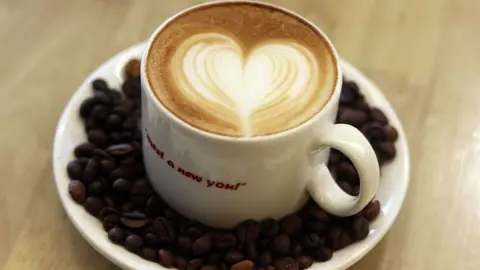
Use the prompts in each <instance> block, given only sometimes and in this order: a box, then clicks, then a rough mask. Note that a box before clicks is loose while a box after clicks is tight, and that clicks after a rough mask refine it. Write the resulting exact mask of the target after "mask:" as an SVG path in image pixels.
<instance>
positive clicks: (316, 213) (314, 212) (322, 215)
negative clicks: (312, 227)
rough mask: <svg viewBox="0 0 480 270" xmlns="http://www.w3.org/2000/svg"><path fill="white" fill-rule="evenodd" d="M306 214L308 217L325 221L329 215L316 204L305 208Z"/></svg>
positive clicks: (327, 220)
mask: <svg viewBox="0 0 480 270" xmlns="http://www.w3.org/2000/svg"><path fill="white" fill-rule="evenodd" d="M307 214H308V216H309V217H310V218H312V219H314V220H317V221H320V222H324V223H327V222H329V221H330V217H329V216H328V214H327V212H325V210H323V209H320V208H319V207H318V206H316V205H314V206H308V208H307Z"/></svg>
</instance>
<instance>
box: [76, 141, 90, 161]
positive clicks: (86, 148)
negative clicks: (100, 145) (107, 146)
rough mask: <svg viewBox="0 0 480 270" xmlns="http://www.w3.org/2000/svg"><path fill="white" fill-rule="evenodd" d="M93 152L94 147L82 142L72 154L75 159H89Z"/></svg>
mask: <svg viewBox="0 0 480 270" xmlns="http://www.w3.org/2000/svg"><path fill="white" fill-rule="evenodd" d="M93 150H95V145H93V144H92V143H89V142H84V143H81V144H79V145H78V146H77V147H75V150H73V153H74V154H75V157H77V158H81V157H88V158H89V157H91V156H92V154H93Z"/></svg>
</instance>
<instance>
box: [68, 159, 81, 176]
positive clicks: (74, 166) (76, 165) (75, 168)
mask: <svg viewBox="0 0 480 270" xmlns="http://www.w3.org/2000/svg"><path fill="white" fill-rule="evenodd" d="M83 169H84V166H83V165H82V164H81V163H80V162H79V161H77V160H72V161H70V162H68V164H67V174H68V177H70V179H72V180H82V176H83Z"/></svg>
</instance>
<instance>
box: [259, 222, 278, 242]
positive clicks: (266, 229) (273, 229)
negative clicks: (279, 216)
mask: <svg viewBox="0 0 480 270" xmlns="http://www.w3.org/2000/svg"><path fill="white" fill-rule="evenodd" d="M260 228H261V234H262V235H263V236H265V237H269V238H272V237H274V236H276V235H277V234H278V232H279V230H280V225H279V223H278V221H276V220H275V219H272V218H270V219H266V220H264V221H262V223H260Z"/></svg>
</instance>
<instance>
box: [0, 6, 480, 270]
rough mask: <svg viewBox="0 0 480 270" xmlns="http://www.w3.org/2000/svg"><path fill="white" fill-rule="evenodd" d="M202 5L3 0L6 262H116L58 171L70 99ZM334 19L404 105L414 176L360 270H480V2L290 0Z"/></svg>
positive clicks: (342, 49)
mask: <svg viewBox="0 0 480 270" xmlns="http://www.w3.org/2000/svg"><path fill="white" fill-rule="evenodd" d="M199 2H201V1H195V0H176V1H170V0H145V1H144V0H82V1H64V0H0V41H1V49H0V59H1V64H0V91H1V92H0V93H1V95H2V96H1V98H0V126H2V128H1V132H0V147H1V148H0V164H1V167H0V172H1V174H0V175H1V178H0V183H1V185H0V268H1V267H3V269H12V270H23V269H41V270H43V269H62V270H63V269H69V270H75V269H79V270H80V269H82V270H84V269H117V268H116V267H115V266H114V265H112V264H111V263H109V262H108V261H107V260H106V259H104V258H103V257H102V256H100V255H99V254H98V253H97V252H96V251H94V250H93V249H92V248H91V247H90V246H89V245H88V244H87V242H85V241H84V240H83V238H82V237H81V236H80V234H79V233H78V232H77V231H76V230H75V229H74V228H73V226H72V224H71V223H70V221H69V219H68V218H67V216H66V214H65V212H64V210H63V208H62V206H61V204H60V201H59V199H58V197H57V194H56V190H55V187H54V184H53V179H52V164H51V153H52V138H53V134H54V130H55V126H56V123H57V120H58V117H59V115H60V113H61V111H62V109H63V107H64V106H65V103H66V102H67V100H68V99H69V98H70V96H71V95H72V94H73V92H74V91H75V89H76V88H77V86H78V85H79V84H80V83H81V82H82V81H83V79H84V78H85V77H86V76H87V75H88V74H89V73H90V72H91V71H92V70H93V69H94V68H95V67H97V66H98V65H99V64H101V63H102V62H103V61H105V60H107V59H108V58H109V57H110V56H111V55H113V54H114V53H116V52H118V51H120V50H122V49H124V48H126V47H129V46H131V45H133V44H135V43H137V42H140V41H143V40H145V39H146V38H147V37H148V36H149V35H150V33H151V32H152V31H153V30H154V29H155V28H156V27H157V26H158V25H159V24H160V23H161V22H162V21H163V20H164V19H165V18H167V17H168V16H170V15H172V14H174V13H175V12H177V11H179V10H181V9H182V8H185V7H188V6H190V5H192V4H196V3H199ZM273 2H275V3H278V4H281V5H284V6H286V7H289V8H291V9H293V10H295V11H298V12H299V13H301V14H303V15H304V16H306V17H308V18H309V19H311V20H312V21H313V22H315V23H316V24H318V25H319V26H320V27H322V28H323V29H324V30H325V31H326V33H327V34H328V35H329V36H330V37H331V38H332V40H333V41H334V43H335V45H336V47H337V48H338V51H339V53H340V54H341V55H342V57H344V58H345V59H347V60H348V61H350V62H351V63H353V64H354V65H355V66H357V67H358V68H360V69H361V70H362V71H363V72H364V73H365V74H367V75H368V76H369V77H371V78H372V80H373V81H374V82H376V83H377V84H378V85H379V86H380V87H381V88H382V89H383V91H384V93H385V95H386V96H387V98H388V99H389V100H390V102H391V103H392V104H393V106H394V107H395V109H396V110H397V112H398V114H399V116H400V118H401V120H402V121H403V124H404V127H405V129H406V132H407V135H408V139H409V143H410V147H411V157H412V181H411V185H410V190H409V193H408V196H407V199H406V201H405V205H404V207H403V210H402V211H401V214H400V215H399V217H398V219H397V221H396V223H395V224H394V225H393V228H392V230H391V231H390V232H389V233H388V234H387V235H386V236H385V238H384V240H383V241H382V242H381V243H380V244H379V245H378V246H377V247H376V248H375V249H374V250H373V251H372V252H371V253H369V254H368V255H367V256H366V257H365V258H364V259H363V260H361V261H360V262H359V263H358V264H357V265H355V266H354V267H352V269H355V270H367V269H368V270H372V269H379V270H390V269H391V270H399V269H408V270H410V269H411V270H416V269H425V270H430V269H432V270H433V269H435V270H440V269H445V270H452V269H458V270H474V269H479V267H480V256H479V251H480V230H479V227H480V225H479V224H480V211H479V210H477V209H476V208H477V207H479V205H480V195H479V191H480V180H479V179H478V177H479V176H480V165H479V163H478V162H479V157H480V155H479V153H480V129H479V128H478V127H477V121H478V119H479V117H480V101H479V100H478V99H477V98H480V89H479V88H480V87H479V85H480V75H479V73H480V70H479V68H478V67H479V65H480V54H479V52H480V35H479V25H480V15H479V11H480V2H479V1H473V0H423V1H418V0H403V1H400V0H355V1H348V0H297V1H291V0H278V1H273Z"/></svg>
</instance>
